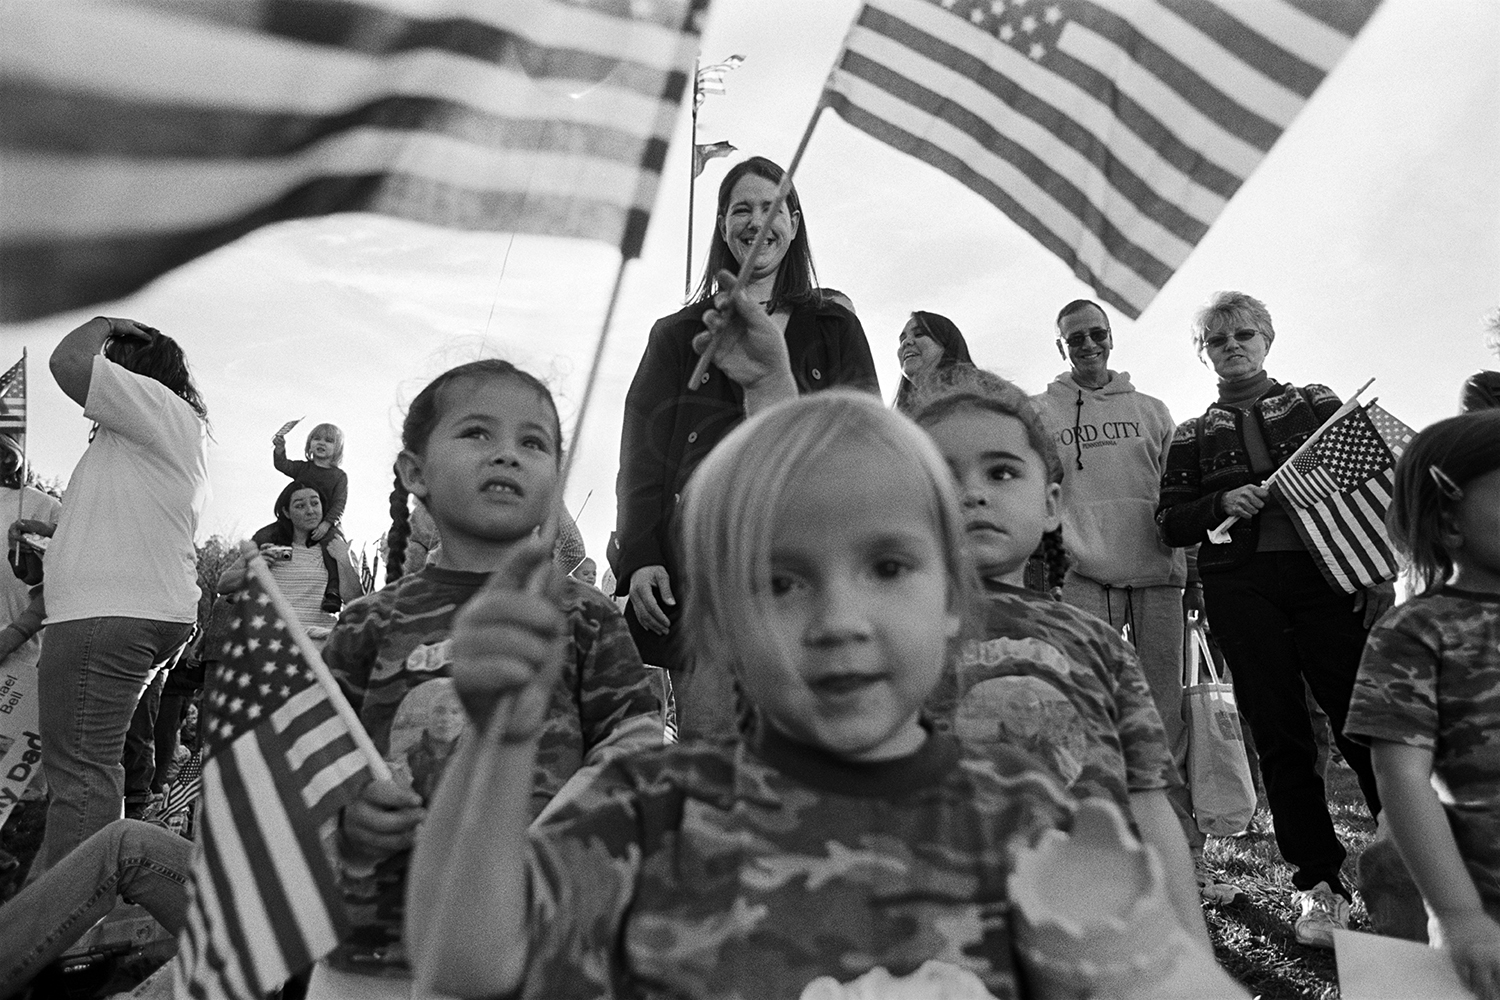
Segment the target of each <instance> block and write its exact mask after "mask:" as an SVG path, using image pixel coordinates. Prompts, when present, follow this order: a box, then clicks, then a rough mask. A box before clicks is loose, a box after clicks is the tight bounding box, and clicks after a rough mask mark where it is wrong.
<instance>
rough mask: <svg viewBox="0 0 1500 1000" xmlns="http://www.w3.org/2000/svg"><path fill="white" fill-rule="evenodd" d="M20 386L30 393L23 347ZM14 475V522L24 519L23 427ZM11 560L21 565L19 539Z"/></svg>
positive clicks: (24, 435) (24, 451)
mask: <svg viewBox="0 0 1500 1000" xmlns="http://www.w3.org/2000/svg"><path fill="white" fill-rule="evenodd" d="M21 386H22V387H23V389H24V391H26V392H28V393H29V392H30V391H31V390H30V389H29V388H27V387H26V348H24V347H22V348H21ZM26 414H27V418H28V419H29V418H30V414H31V411H30V409H27V410H26ZM16 475H17V476H18V477H19V480H20V481H19V482H17V483H16V520H17V521H21V520H24V519H25V518H26V430H25V428H24V427H23V428H22V429H21V467H20V468H19V469H17V470H16ZM11 558H12V559H13V560H14V561H15V564H16V565H17V566H19V565H20V564H21V539H20V538H17V539H16V541H15V551H14V553H13V554H12V557H11Z"/></svg>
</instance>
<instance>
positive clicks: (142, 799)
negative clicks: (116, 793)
mask: <svg viewBox="0 0 1500 1000" xmlns="http://www.w3.org/2000/svg"><path fill="white" fill-rule="evenodd" d="M166 681H167V672H166V671H165V670H157V671H156V676H155V677H152V678H151V680H150V682H149V683H147V685H146V690H144V691H142V692H141V697H140V700H139V701H137V702H136V703H135V714H134V715H132V716H131V717H130V727H129V728H128V729H126V730H125V752H124V753H123V754H122V755H121V756H120V766H121V767H123V768H124V769H125V811H126V815H127V816H128V815H130V807H131V806H135V807H136V808H144V807H146V806H148V805H150V804H151V793H152V792H154V791H155V790H156V788H155V784H156V719H157V715H158V714H159V713H160V711H161V689H162V685H163V684H165V683H166Z"/></svg>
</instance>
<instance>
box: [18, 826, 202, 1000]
mask: <svg viewBox="0 0 1500 1000" xmlns="http://www.w3.org/2000/svg"><path fill="white" fill-rule="evenodd" d="M192 859H193V843H192V841H190V840H184V839H183V838H181V837H179V836H177V834H175V833H172V832H171V831H170V830H163V829H162V828H161V827H158V826H152V825H151V824H150V823H141V822H138V821H136V820H133V819H121V820H116V821H115V822H113V823H110V824H109V825H108V826H106V827H105V828H104V829H102V830H100V831H99V832H98V833H96V834H94V835H93V836H92V837H89V838H88V839H87V840H85V841H84V842H83V843H82V844H80V845H79V846H78V848H77V849H76V850H74V851H72V852H71V853H69V854H68V856H67V857H66V858H63V859H62V861H60V862H58V863H57V864H56V865H54V866H52V868H51V869H50V870H49V871H48V872H47V874H46V875H44V876H42V877H41V878H39V879H37V880H36V881H34V882H32V883H31V884H30V885H28V886H27V887H26V888H25V889H23V890H21V892H20V893H19V894H18V895H17V896H16V898H15V899H13V900H11V901H10V902H9V903H7V904H6V905H5V907H4V909H0V997H5V996H10V995H11V993H13V992H15V991H16V990H19V989H21V987H23V986H24V985H25V984H26V983H27V982H29V981H30V980H31V979H32V978H33V977H34V976H35V975H36V974H37V973H38V972H39V971H41V970H42V969H43V968H44V967H45V966H46V965H47V964H48V963H50V962H52V961H53V960H54V959H56V958H57V957H58V956H59V955H61V954H62V953H63V952H65V951H67V950H68V948H70V947H72V945H73V943H74V942H75V941H77V940H78V939H79V938H80V937H82V936H83V934H84V932H85V931H87V930H88V929H89V928H90V927H92V926H94V924H95V923H96V922H97V921H98V920H99V919H100V918H101V917H104V916H106V915H107V914H108V913H109V911H110V910H112V909H114V906H115V896H116V895H119V896H123V897H124V898H125V899H126V900H128V901H130V902H132V903H139V904H140V905H141V906H144V907H145V908H146V910H147V911H148V912H149V913H150V914H151V915H152V916H153V917H155V918H156V920H157V922H158V923H160V924H161V925H162V926H163V927H165V928H166V929H167V930H168V931H171V932H172V933H173V934H174V935H175V934H176V933H177V932H178V931H180V930H181V929H182V925H183V921H184V920H185V918H186V913H187V900H188V890H187V882H188V876H189V874H190V873H191V871H192Z"/></svg>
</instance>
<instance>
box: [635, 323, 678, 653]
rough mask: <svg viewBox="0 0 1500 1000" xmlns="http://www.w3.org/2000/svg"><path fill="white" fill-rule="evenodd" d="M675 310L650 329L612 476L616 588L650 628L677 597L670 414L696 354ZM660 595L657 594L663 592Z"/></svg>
mask: <svg viewBox="0 0 1500 1000" xmlns="http://www.w3.org/2000/svg"><path fill="white" fill-rule="evenodd" d="M674 334H676V335H677V336H678V337H680V336H681V334H680V331H678V330H677V324H676V323H675V322H673V319H672V317H668V318H666V319H662V320H658V321H657V323H656V325H655V326H653V327H652V328H651V336H650V337H649V338H648V339H647V341H646V351H645V353H644V354H643V355H641V363H640V365H639V366H637V368H636V371H635V378H634V379H633V380H631V383H630V389H629V391H628V392H626V394H625V412H624V420H623V423H622V426H621V430H620V471H619V473H618V475H617V476H616V479H615V511H616V515H615V517H616V521H615V524H616V530H615V538H616V540H617V542H618V544H619V548H620V552H619V559H618V568H617V571H618V572H619V574H620V575H619V579H618V580H617V582H616V587H617V588H618V589H619V591H620V593H622V594H629V595H630V596H631V600H632V601H633V603H634V604H635V609H636V615H637V616H638V617H639V618H640V620H641V623H642V624H643V625H646V626H647V627H648V628H652V627H654V628H655V629H656V630H657V631H659V632H661V633H665V632H666V630H667V628H668V625H669V621H668V619H667V614H666V612H665V611H664V610H662V608H661V605H660V604H659V603H658V599H660V600H662V601H665V602H666V603H668V604H673V603H675V599H674V596H673V594H672V591H671V580H670V579H669V577H668V574H667V569H666V562H667V558H666V552H665V550H664V548H663V540H664V538H665V537H666V531H665V525H663V524H662V523H661V521H662V518H663V514H662V510H663V508H664V507H665V506H666V497H665V493H666V489H667V486H666V482H667V476H668V471H669V470H668V469H667V467H666V462H667V457H668V455H669V454H670V453H671V449H672V429H673V426H674V420H673V419H672V416H673V413H674V412H675V410H676V408H677V407H678V406H680V405H681V403H680V400H679V397H680V396H681V395H682V392H683V384H684V381H685V380H686V379H687V377H688V374H689V373H690V372H691V371H692V361H691V360H690V359H691V358H694V357H696V355H694V354H693V353H692V352H691V351H688V350H686V345H685V344H684V343H678V342H674V339H675V338H674ZM658 595H659V597H658Z"/></svg>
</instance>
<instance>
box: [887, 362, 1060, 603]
mask: <svg viewBox="0 0 1500 1000" xmlns="http://www.w3.org/2000/svg"><path fill="white" fill-rule="evenodd" d="M964 407H973V408H975V409H978V410H984V411H986V412H989V413H998V414H1000V415H1002V416H1007V417H1014V418H1015V419H1016V420H1018V421H1019V422H1020V424H1021V426H1022V427H1024V428H1025V429H1026V443H1027V444H1028V445H1030V447H1031V449H1032V450H1033V451H1035V452H1036V453H1037V455H1039V456H1040V457H1041V460H1042V465H1043V467H1044V468H1045V469H1046V471H1047V480H1048V482H1052V483H1061V482H1062V480H1063V464H1062V459H1061V458H1059V457H1058V454H1057V445H1056V444H1055V443H1054V442H1053V439H1052V435H1051V434H1048V433H1047V427H1046V425H1045V424H1044V423H1043V422H1042V415H1041V413H1039V412H1038V411H1037V408H1036V406H1035V405H1034V404H1033V403H1032V402H1031V399H1030V397H1028V396H1027V395H1026V393H1025V392H1023V391H1021V388H1020V387H1019V386H1017V385H1016V384H1015V383H1013V382H1009V381H1007V380H1005V379H1003V378H1001V377H1000V376H999V375H996V374H994V373H993V372H988V371H985V370H984V369H982V368H975V367H973V366H972V365H953V366H951V367H948V368H944V369H941V370H940V371H939V372H937V374H936V376H935V377H933V378H931V379H924V380H923V382H922V384H921V385H920V386H919V387H918V392H917V395H916V399H915V400H913V402H912V405H911V410H910V411H909V416H910V417H911V418H912V420H914V421H916V422H917V424H918V425H919V426H922V427H927V426H930V425H932V424H935V423H938V422H939V421H941V420H942V419H944V418H945V417H947V416H949V415H950V414H952V413H954V412H956V411H958V410H961V409H963V408H964ZM1070 563H1071V560H1070V559H1069V557H1068V550H1067V547H1066V546H1065V545H1064V544H1063V529H1062V525H1060V524H1059V525H1058V526H1057V527H1056V528H1053V529H1052V530H1051V531H1048V532H1046V533H1045V534H1043V535H1042V540H1041V542H1040V543H1039V544H1038V545H1037V548H1036V551H1035V552H1033V553H1032V555H1031V558H1030V559H1028V560H1027V564H1026V572H1025V579H1026V586H1027V587H1028V588H1030V589H1032V590H1036V591H1039V592H1040V593H1043V594H1047V595H1049V596H1050V597H1052V598H1053V599H1054V600H1061V599H1062V583H1063V578H1064V577H1065V576H1067V573H1068V566H1069V565H1070Z"/></svg>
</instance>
